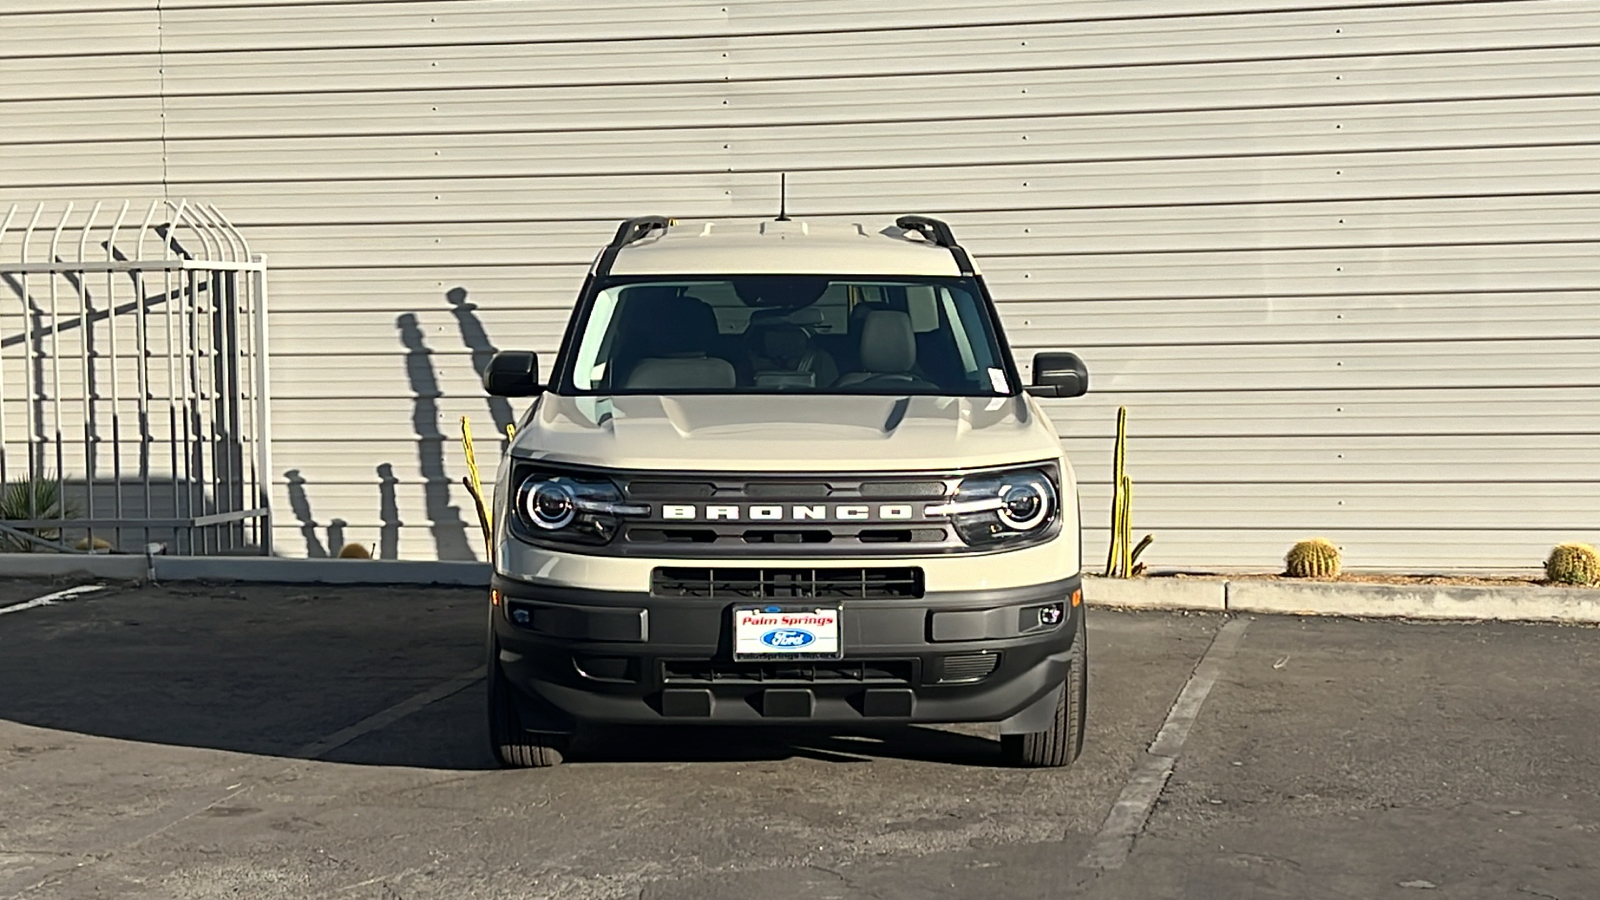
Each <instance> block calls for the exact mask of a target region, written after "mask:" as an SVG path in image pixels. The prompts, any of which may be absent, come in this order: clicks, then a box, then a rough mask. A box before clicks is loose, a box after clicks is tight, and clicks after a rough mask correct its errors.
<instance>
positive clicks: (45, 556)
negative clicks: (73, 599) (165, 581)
mask: <svg viewBox="0 0 1600 900" xmlns="http://www.w3.org/2000/svg"><path fill="white" fill-rule="evenodd" d="M147 574H149V569H148V567H147V566H146V563H145V558H144V557H142V556H111V555H106V554H87V553H86V554H76V553H0V577H3V578H107V579H111V580H113V581H138V580H140V579H142V578H144V577H145V576H146V575H147Z"/></svg>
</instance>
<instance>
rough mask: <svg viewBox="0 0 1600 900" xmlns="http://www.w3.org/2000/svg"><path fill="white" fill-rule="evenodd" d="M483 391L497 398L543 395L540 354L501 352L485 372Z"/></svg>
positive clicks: (491, 358)
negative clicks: (540, 377)
mask: <svg viewBox="0 0 1600 900" xmlns="http://www.w3.org/2000/svg"><path fill="white" fill-rule="evenodd" d="M483 389H484V390H486V391H488V392H489V393H490V394H491V395H493V396H496V397H532V396H535V395H537V394H540V393H543V391H544V385H542V384H540V383H539V354H537V353H533V352H531V351H528V350H501V351H500V352H499V353H496V354H495V355H494V356H492V357H490V358H489V367H488V368H486V369H484V370H483Z"/></svg>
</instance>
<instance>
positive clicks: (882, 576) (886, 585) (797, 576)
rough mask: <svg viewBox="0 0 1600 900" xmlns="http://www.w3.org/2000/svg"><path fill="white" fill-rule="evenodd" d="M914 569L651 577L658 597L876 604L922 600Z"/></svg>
mask: <svg viewBox="0 0 1600 900" xmlns="http://www.w3.org/2000/svg"><path fill="white" fill-rule="evenodd" d="M922 590H923V584H922V570H921V569H919V568H916V567H895V568H860V569H741V568H716V569H709V568H707V569H701V568H670V569H668V568H663V569H656V570H654V571H653V572H651V573H650V593H651V594H652V595H654V596H657V597H702V598H727V599H730V600H751V599H761V600H767V599H771V600H876V599H897V598H911V599H914V598H917V597H921V596H922Z"/></svg>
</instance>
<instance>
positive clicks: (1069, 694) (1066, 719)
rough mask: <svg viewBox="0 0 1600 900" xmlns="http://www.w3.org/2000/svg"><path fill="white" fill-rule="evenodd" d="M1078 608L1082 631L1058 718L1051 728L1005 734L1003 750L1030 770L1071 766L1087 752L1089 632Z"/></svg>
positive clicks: (1014, 762)
mask: <svg viewBox="0 0 1600 900" xmlns="http://www.w3.org/2000/svg"><path fill="white" fill-rule="evenodd" d="M1084 612H1085V611H1084V610H1082V609H1079V610H1078V631H1077V634H1075V635H1073V638H1072V651H1071V654H1070V656H1069V657H1068V668H1067V681H1066V684H1065V686H1064V689H1063V690H1062V691H1061V693H1060V698H1059V699H1058V700H1057V701H1056V717H1055V721H1054V722H1053V723H1052V724H1051V726H1050V729H1049V730H1048V731H1035V732H1032V733H1029V734H1002V735H1001V736H1000V750H1001V752H1002V753H1004V754H1005V757H1006V760H1007V761H1008V762H1010V763H1011V764H1012V765H1015V766H1022V767H1025V768H1030V769H1043V768H1060V767H1062V766H1070V765H1072V763H1073V761H1074V760H1076V759H1077V758H1078V755H1079V754H1081V753H1082V752H1083V731H1084V724H1085V719H1086V716H1087V714H1088V710H1089V652H1088V648H1087V646H1085V645H1086V644H1087V643H1088V637H1087V635H1088V632H1087V629H1086V628H1085V626H1084V622H1083V620H1084V619H1085V618H1086V617H1085V615H1084Z"/></svg>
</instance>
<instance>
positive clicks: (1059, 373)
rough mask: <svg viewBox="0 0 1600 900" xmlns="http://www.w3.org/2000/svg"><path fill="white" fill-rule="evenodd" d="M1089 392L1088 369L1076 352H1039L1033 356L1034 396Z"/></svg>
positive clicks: (1070, 395)
mask: <svg viewBox="0 0 1600 900" xmlns="http://www.w3.org/2000/svg"><path fill="white" fill-rule="evenodd" d="M1088 392H1089V369H1088V367H1087V366H1085V365H1084V364H1083V360H1081V359H1079V358H1078V354H1076V353H1059V352H1052V353H1039V354H1035V355H1034V357H1033V385H1032V386H1031V387H1029V388H1028V393H1030V394H1032V395H1034V396H1035V397H1082V396H1083V395H1084V394H1087V393H1088Z"/></svg>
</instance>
